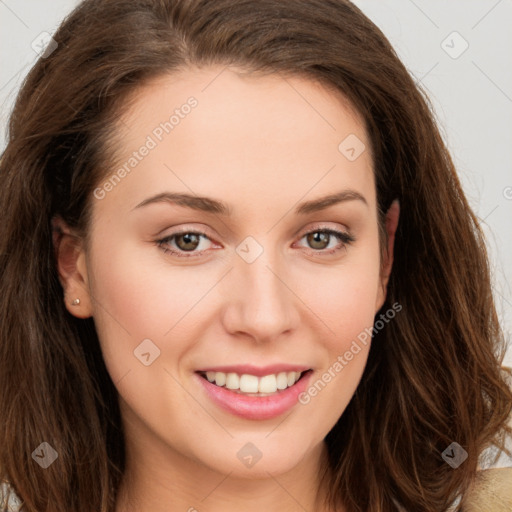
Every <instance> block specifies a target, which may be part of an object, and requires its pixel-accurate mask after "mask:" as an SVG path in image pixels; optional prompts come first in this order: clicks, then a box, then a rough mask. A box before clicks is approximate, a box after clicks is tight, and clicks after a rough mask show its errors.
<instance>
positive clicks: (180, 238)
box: [156, 231, 209, 258]
mask: <svg viewBox="0 0 512 512" xmlns="http://www.w3.org/2000/svg"><path fill="white" fill-rule="evenodd" d="M203 239H206V240H209V237H208V236H207V234H206V233H203V232H201V231H181V232H179V233H173V234H172V235H169V236H167V237H165V238H162V239H161V240H157V242H156V243H157V245H158V246H159V247H160V248H161V249H162V250H163V251H164V252H169V253H172V254H174V255H176V256H178V257H181V258H190V257H192V256H196V255H197V253H201V252H203V251H204V250H206V249H207V247H202V246H201V242H202V241H203ZM173 243H174V245H173ZM203 245H204V244H203ZM206 245H208V244H206ZM200 246H201V250H198V251H197V250H196V249H198V247H200ZM184 253H191V254H184Z"/></svg>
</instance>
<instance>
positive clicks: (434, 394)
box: [0, 0, 512, 512]
mask: <svg viewBox="0 0 512 512" xmlns="http://www.w3.org/2000/svg"><path fill="white" fill-rule="evenodd" d="M53 37H54V39H55V41H56V42H57V44H58V46H57V48H56V49H54V50H53V51H52V52H51V54H49V55H46V56H43V57H41V58H40V59H39V60H38V61H37V62H36V64H35V65H34V67H33V68H32V69H31V71H30V73H29V74H28V76H27V78H26V80H25V82H24V84H23V86H22V88H21V91H20V93H19V95H18V97H17V101H16V104H15V107H14V110H13V112H12V115H11V118H10V122H9V127H8V144H7V147H6V149H5V151H4V153H3V156H2V159H1V163H0V184H1V185H0V211H1V212H2V222H0V404H1V411H2V416H3V418H2V421H1V423H0V439H1V441H0V474H1V475H2V476H4V477H5V478H6V479H8V481H9V482H10V483H11V485H12V488H13V489H14V490H15V492H16V493H17V494H18V496H19V497H20V498H21V499H22V500H23V501H24V503H25V508H24V510H26V511H27V512H36V511H37V512H43V511H48V512H69V511H70V510H72V511H73V512H90V511H91V510H96V511H101V512H112V511H113V510H114V506H115V501H116V494H117V490H118V487H119V483H120V479H121V477H122V475H123V471H124V464H125V460H124V438H123V431H122V427H121V421H120V413H119V407H118V402H117V400H118V397H117V391H116V388H115V385H114V383H113V382H112V380H111V379H110V376H109V374H108V372H107V370H106V368H105V365H104V363H103V359H102V356H101V351H100V346H99V341H98V338H97V334H96V331H95V328H94V323H93V319H92V318H89V319H86V320H80V319H77V318H75V317H73V316H71V315H70V314H69V313H68V312H67V310H66V309H65V306H64V302H63V290H62V287H61V285H60V283H59V280H58V275H57V271H56V262H55V256H54V252H53V247H52V224H51V219H52V218H53V217H54V216H55V215H60V216H61V217H62V218H63V219H64V220H65V221H66V222H67V223H68V224H69V225H71V226H72V227H74V228H75V229H77V230H79V232H81V233H83V234H84V236H85V235H86V234H87V232H88V226H89V222H90V218H89V214H90V211H91V201H92V195H93V190H94V188H95V186H97V184H98V183H99V182H100V181H101V180H102V178H103V179H104V178H105V176H106V175H107V172H108V169H112V166H111V165H112V164H113V151H112V144H111V142H110V141H112V138H113V134H114V128H115V126H116V119H117V118H118V116H119V114H120V112H122V111H123V107H125V106H126V101H128V98H129V97H130V93H132V92H134V91H135V90H137V88H139V87H140V86H141V85H143V84H144V83H146V82H147V80H149V79H152V78H156V77H158V76H160V75H164V74H169V73H172V72H173V71H176V70H178V69H183V68H186V67H187V66H189V65H191V64H192V65H198V66H204V65H208V64H219V63H220V64H222V65H236V66H239V67H242V68H244V69H247V70H248V71H249V72H263V73H267V72H268V73H283V74H290V75H300V76H303V77H308V78H311V79H314V80H317V81H320V82H322V83H324V84H326V85H327V86H329V87H334V88H335V89H337V90H338V91H340V92H341V93H342V94H344V95H345V97H346V98H348V100H349V101H350V102H351V104H352V105H353V106H354V107H355V108H356V109H357V110H358V111H359V113H360V114H361V115H362V117H363V118H364V120H365V123H366V129H367V132H368V135H369V139H370V141H371V146H372V148H371V149H372V154H373V160H374V169H375V180H376V187H377V197H378V209H379V219H380V220H379V222H380V223H381V228H382V223H383V222H384V214H385V212H386V211H387V209H388V207H389V205H390V204H391V202H392V200H393V199H394V198H398V199H399V201H400V206H401V218H400V222H399V226H398V231H397V236H396V240H395V260H394V267H393V272H392V274H391V278H390V282H389V286H388V296H387V300H386V303H385V304H384V306H383V309H384V310H387V309H388V308H389V307H390V304H394V303H395V302H398V303H399V304H400V305H401V306H402V310H401V312H400V314H398V315H396V318H394V319H393V321H392V322H389V323H387V324H386V326H385V327H384V328H383V329H380V330H379V331H378V332H375V334H374V336H373V343H372V346H371V350H370V354H369V359H368V362H367V366H366V368H365V371H364V374H363V377H362V380H361V382H360V384H359V386H358V388H357V390H356V392H355V395H354V396H353V398H352V400H351V402H350V403H349V405H348V407H347V409H346V410H345V412H344V413H343V415H342V416H341V418H340V419H339V421H338V422H337V424H336V425H335V427H334V428H333V429H332V430H331V431H330V432H329V434H328V435H327V437H326V444H327V447H328V453H329V468H328V469H329V470H330V471H326V474H325V478H326V479H327V478H329V479H330V480H329V482H328V483H329V485H328V487H329V489H330V494H329V497H328V498H329V503H330V504H331V506H332V507H333V508H335V506H336V504H337V503H339V502H340V501H342V502H343V503H344V505H345V506H346V508H347V511H349V512H356V511H359V512H363V511H364V512H368V511H370V512H387V511H393V510H397V508H398V507H403V508H404V509H405V510H407V511H412V510H414V511H415V512H427V511H428V512H431V511H434V510H435V511H442V510H445V509H446V508H447V506H448V505H449V504H450V503H451V502H453V500H454V499H455V498H456V497H457V496H458V495H459V494H462V495H464V493H465V491H466V489H467V488H468V486H469V485H470V483H471V482H472V480H473V478H474V476H475V472H476V469H477V465H478V460H479V457H480V455H481V454H482V451H483V450H484V449H485V448H486V447H489V446H491V445H492V444H493V443H494V444H496V445H497V446H500V447H502V446H503V437H504V434H511V433H512V432H511V429H510V428H507V427H506V421H507V419H508V418H509V416H510V413H511V410H512V392H511V391H510V389H509V388H508V386H507V380H506V375H505V374H504V372H503V370H501V369H500V364H501V361H502V359H503V355H504V349H505V343H504V339H503V334H502V332H501V330H500V326H499V324H498V320H497V316H496V312H495V307H494V303H493V297H492V290H491V285H490V277H489V268H488V260H487V255H486V249H485V245H484V240H483V236H482V232H481V230H480V228H479V225H478V222H477V219H476V217H475V215H474V213H473V212H472V211H471V209H470V207H469V205H468V203H467V201H466V199H465V197H464V194H463V191H462V189H461V185H460V183H459V180H458V178H457V175H456V171H455V169H454V166H453V163H452V160H451V158H450V155H449V154H448V152H447V150H446V148H445V146H444V144H443V141H442V139H441V137H440V134H439V131H438V129H437V127H436V125H435V122H434V120H433V116H432V112H431V107H430V106H429V103H428V100H427V99H426V97H425V95H424V94H423V93H422V92H421V90H419V89H418V88H417V87H416V85H415V83H414V81H413V80H412V78H411V77H410V76H409V74H408V73H407V71H406V69H405V68H404V66H403V65H402V63H401V62H400V61H399V59H398V57H397V56H396V54H395V52H394V51H393V49H392V47H391V46H390V44H389V42H388V41H387V40H386V38H385V37H384V35H383V34H382V33H381V31H380V30H379V29H378V28H377V27H376V26H375V25H374V24H373V23H372V22H371V21H369V20H368V18H367V17H366V16H364V15H363V14H362V13H361V12H360V11H359V9H357V8H356V7H355V6H354V5H352V4H351V3H350V2H349V1H348V0H287V1H282V2H281V1H279V2H277V1H275V0H257V1H255V0H215V1H210V0H115V1H114V0H86V1H84V2H82V3H81V4H80V5H78V7H77V8H76V9H75V10H74V11H73V12H72V13H71V14H70V15H69V16H68V17H67V18H66V19H65V20H64V22H63V23H62V24H61V26H60V27H59V29H58V30H57V32H56V33H55V34H54V35H53ZM43 442H47V443H48V444H49V445H51V447H53V449H54V450H55V451H56V452H57V453H58V458H57V459H56V460H55V462H54V463H53V464H51V466H49V467H48V468H47V469H45V470H42V469H41V467H40V466H39V465H38V464H36V462H35V461H34V460H33V457H32V456H31V454H32V453H33V452H34V450H35V449H36V448H37V447H39V446H40V445H41V443H43ZM452 442H457V443H458V444H459V445H460V446H461V447H462V448H463V449H464V450H465V451H466V452H467V454H468V457H467V459H466V460H465V461H464V463H462V464H461V465H460V466H459V467H458V468H457V469H453V468H452V467H451V466H450V465H448V464H447V463H446V462H445V460H444V459H443V457H442V453H443V451H444V450H445V449H446V448H447V447H448V446H449V445H450V444H451V443H452Z"/></svg>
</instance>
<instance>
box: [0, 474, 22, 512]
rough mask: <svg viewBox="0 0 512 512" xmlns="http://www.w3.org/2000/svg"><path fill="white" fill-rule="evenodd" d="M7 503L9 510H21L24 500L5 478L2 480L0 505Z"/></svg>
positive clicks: (18, 511)
mask: <svg viewBox="0 0 512 512" xmlns="http://www.w3.org/2000/svg"><path fill="white" fill-rule="evenodd" d="M6 505H7V511H8V512H21V509H20V507H21V505H22V501H21V500H20V498H19V497H18V496H17V495H16V493H15V492H14V491H13V489H12V487H11V486H10V485H9V483H8V482H6V481H5V480H3V481H1V482H0V507H1V508H2V510H3V508H4V507H5V506H6Z"/></svg>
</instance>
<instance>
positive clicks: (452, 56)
mask: <svg viewBox="0 0 512 512" xmlns="http://www.w3.org/2000/svg"><path fill="white" fill-rule="evenodd" d="M276 1H277V0H276ZM77 3H78V1H76V0H44V1H43V0H0V48H2V53H1V66H0V139H1V140H0V143H1V144H2V148H4V147H5V128H6V122H7V118H8V115H9V112H10V109H11V106H12V102H13V100H14V98H15V96H16V93H17V91H18V88H19V86H20V84H21V82H22V80H23V78H24V76H25V75H26V73H27V72H28V70H29V69H30V67H31V66H32V65H33V63H34V62H35V60H36V59H37V54H36V53H35V51H34V50H33V49H32V47H31V45H32V43H33V41H34V40H35V39H37V38H38V36H39V34H41V32H43V31H45V32H48V33H50V34H52V33H53V32H54V31H55V29H56V28H57V26H58V25H59V24H60V21H61V20H62V19H63V17H64V16H65V15H66V14H68V13H69V12H70V11H71V10H72V9H73V7H75V5H77ZM354 3H355V4H356V5H358V6H359V7H360V8H361V9H362V10H363V11H364V12H365V13H366V14H367V15H368V16H369V17H370V18H371V19H372V20H373V21H374V22H375V23H376V24H377V25H378V26H379V27H380V28H381V29H382V30H383V32H384V33H385V34H386V36H387V37H388V38H389V39H390V41H391V43H392V44H393V45H394V47H395V49H396V50H397V52H398V54H399V56H400V57H401V59H402V60H403V62H404V63H405V65H406V66H407V68H408V69H409V70H410V72H411V74H412V75H413V76H414V77H416V79H417V81H418V82H419V83H421V85H422V87H423V88H424V89H425V90H426V91H427V93H428V94H429V96H430V98H431V101H432V103H433V106H434V108H435V111H436V114H437V118H438V122H439V125H440V126H441V129H442V132H443V135H444V138H445V140H446V142H447V144H448V146H449V148H450V150H451V152H452V155H453V157H454V160H455V164H456V166H457V168H458V171H459V174H460V177H461V179H462V182H463V185H464V189H465V191H466V194H467V196H468V199H469V201H470V204H471V205H472V207H473V208H474V210H475V212H476V213H477V215H478V216H479V218H480V219H481V221H482V224H483V228H484V230H485V233H486V236H487V240H488V247H489V251H490V257H491V265H492V269H493V276H494V288H495V296H496V302H497V306H498V311H499V314H500V317H501V319H502V324H503V327H504V330H505V333H506V336H507V339H508V340H509V345H510V348H509V351H508V353H507V357H506V360H505V364H508V365H510V366H512V342H511V337H512V336H511V333H512V287H511V282H512V256H511V255H512V227H511V225H512V169H511V167H512V65H511V64H512V30H511V29H510V22H511V21H512V0H450V1H449V2H447V1H446V0H355V1H354ZM454 32H457V33H456V34H454ZM466 45H468V48H467V49H466V50H465V51H464V52H463V53H461V52H462V50H464V49H465V47H466ZM459 54H460V55H459ZM439 207H440V208H442V207H443V206H442V205H441V204H440V205H439Z"/></svg>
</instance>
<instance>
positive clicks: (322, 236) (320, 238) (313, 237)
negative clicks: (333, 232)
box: [308, 231, 329, 249]
mask: <svg viewBox="0 0 512 512" xmlns="http://www.w3.org/2000/svg"><path fill="white" fill-rule="evenodd" d="M328 238H329V233H320V232H318V231H317V232H315V233H310V234H309V235H308V243H309V244H310V245H313V246H314V244H317V243H320V245H321V247H313V248H314V249H325V247H326V242H328ZM327 245H328V244H327Z"/></svg>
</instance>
